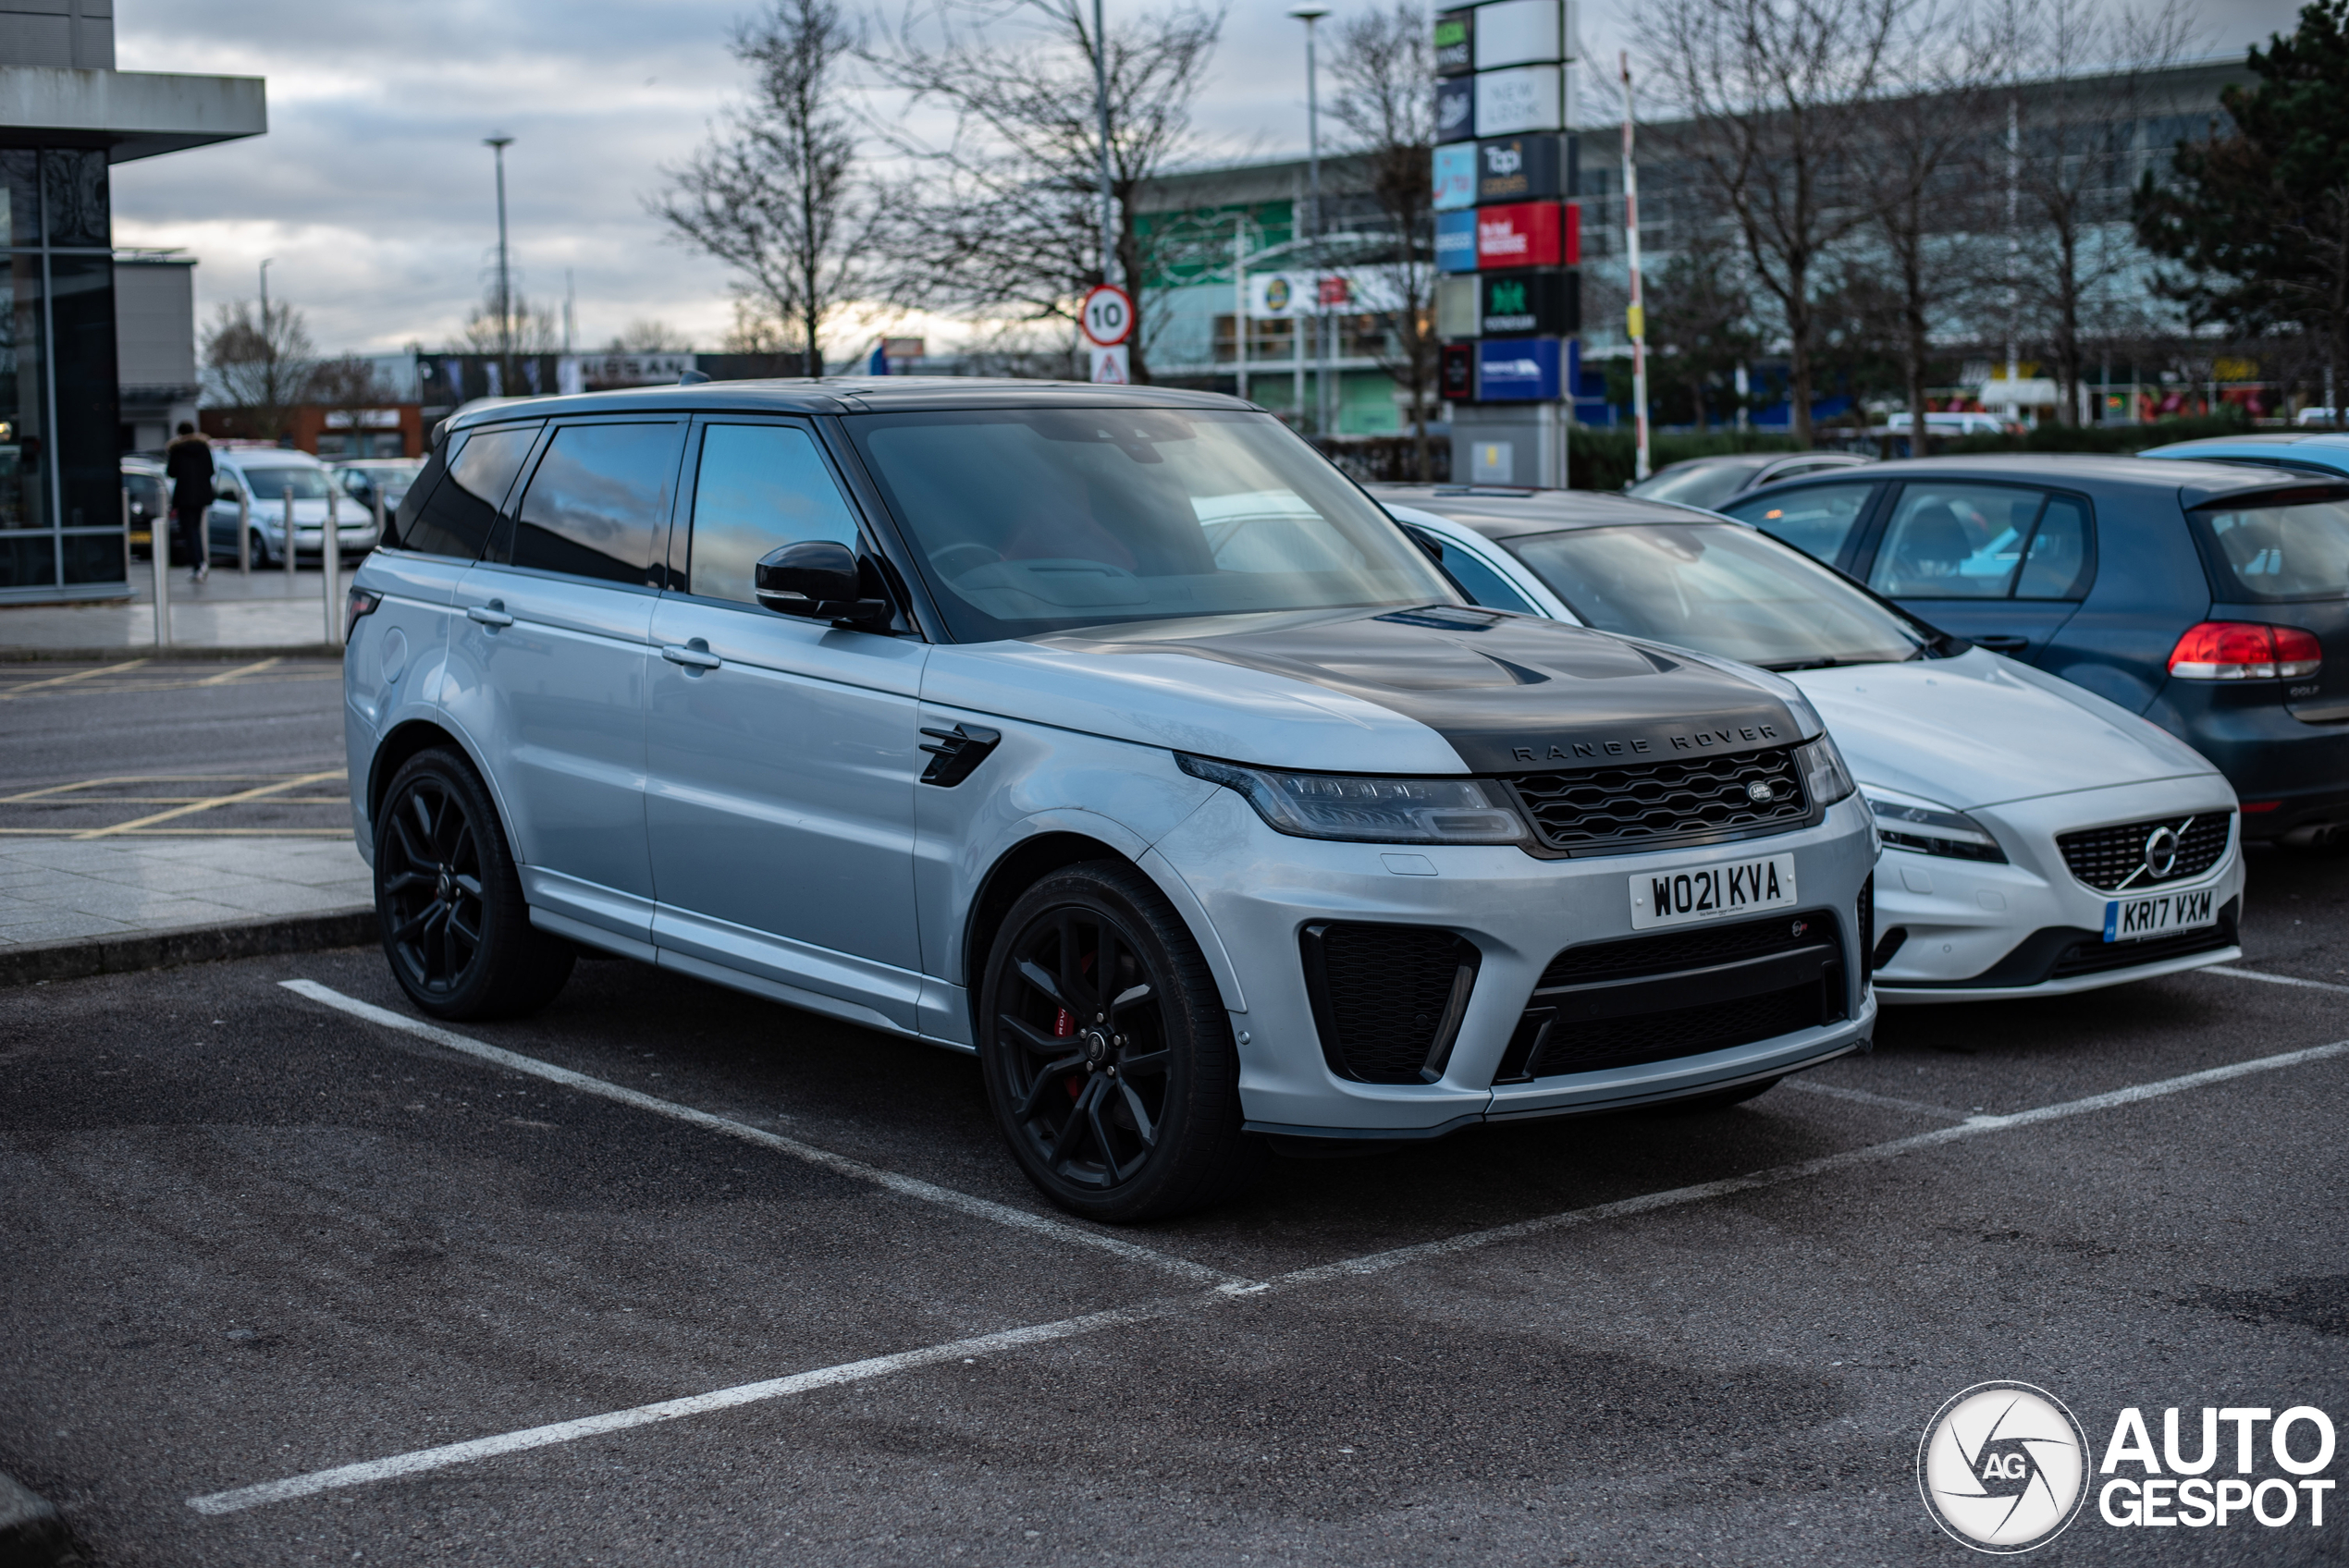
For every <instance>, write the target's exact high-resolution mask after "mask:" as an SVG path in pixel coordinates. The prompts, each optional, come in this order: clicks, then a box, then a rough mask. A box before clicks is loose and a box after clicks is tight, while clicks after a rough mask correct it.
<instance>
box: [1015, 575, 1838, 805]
mask: <svg viewBox="0 0 2349 1568" xmlns="http://www.w3.org/2000/svg"><path fill="white" fill-rule="evenodd" d="M1221 627H1222V628H1229V630H1223V629H1221V628H1219V629H1218V630H1215V631H1205V632H1203V634H1194V635H1185V634H1184V633H1185V631H1186V630H1187V629H1186V628H1185V626H1184V624H1183V623H1181V622H1169V621H1161V622H1158V623H1156V624H1154V625H1153V626H1151V627H1150V629H1149V630H1148V631H1145V632H1143V634H1142V635H1138V636H1136V635H1130V633H1132V632H1135V631H1141V630H1142V629H1140V628H1125V629H1123V630H1125V631H1127V632H1128V633H1129V635H1127V636H1124V637H1118V638H1098V637H1088V636H1085V635H1083V634H1081V633H1063V634H1060V635H1056V636H1049V637H1042V638H1039V639H1037V641H1038V642H1039V643H1041V644H1043V645H1046V646H1059V647H1066V648H1070V649H1078V648H1081V649H1084V650H1086V651H1088V652H1093V653H1110V654H1117V653H1130V654H1188V655H1192V656H1194V657H1197V658H1202V659H1212V660H1215V661H1216V662H1218V663H1222V664H1230V665H1238V666H1241V667H1243V668H1248V669H1255V670H1260V671H1262V672H1263V673H1265V674H1269V675H1278V676H1285V677H1287V678H1288V679H1291V680H1300V681H1304V682H1307V683H1309V684H1311V685H1315V686H1321V687H1324V688H1326V689H1328V690H1330V691H1334V692H1346V693H1347V694H1348V695H1350V696H1354V697H1359V698H1360V699H1362V700H1363V701H1366V702H1371V703H1376V704H1379V705H1380V706H1382V707H1384V708H1386V709H1388V710H1390V711H1392V712H1394V713H1397V714H1400V715H1402V716H1404V717H1407V718H1410V719H1414V720H1416V721H1418V722H1419V723H1420V724H1423V725H1426V726H1427V727H1428V728H1429V729H1433V730H1434V731H1436V732H1437V733H1438V734H1440V735H1442V736H1443V737H1444V738H1445V741H1449V742H1450V743H1451V746H1452V749H1453V750H1454V751H1456V752H1457V753H1459V755H1460V760H1461V761H1462V762H1464V763H1466V764H1467V765H1468V767H1469V770H1470V772H1473V773H1500V774H1507V773H1537V772H1538V773H1551V772H1557V771H1561V770H1563V769H1567V768H1574V767H1605V766H1623V765H1624V764H1626V763H1630V762H1635V761H1640V760H1652V761H1661V760H1663V759H1665V758H1667V757H1671V756H1675V755H1682V754H1686V755H1694V754H1697V753H1719V752H1741V751H1757V750H1762V749H1765V748H1767V747H1772V746H1784V745H1789V744H1792V743H1793V742H1795V741H1800V740H1802V738H1803V735H1802V725H1801V724H1800V723H1798V722H1797V721H1796V719H1795V717H1794V716H1793V715H1792V714H1791V713H1789V711H1788V710H1787V708H1786V706H1785V704H1782V703H1781V702H1779V701H1778V699H1777V698H1776V697H1775V696H1773V695H1771V694H1770V693H1769V692H1766V691H1765V690H1764V689H1763V688H1761V687H1760V686H1758V685H1756V684H1754V683H1753V682H1751V681H1748V680H1740V678H1739V677H1737V676H1735V675H1732V674H1730V673H1728V671H1726V670H1722V669H1717V668H1714V667H1712V666H1710V665H1707V664H1701V663H1698V662H1695V661H1693V660H1689V659H1685V658H1680V657H1676V656H1674V655H1672V654H1670V653H1668V652H1666V651H1665V650H1663V649H1659V648H1654V647H1650V646H1647V645H1646V644H1643V643H1632V642H1629V641H1627V640H1625V639H1623V638H1620V637H1614V636H1610V635H1608V634H1607V633H1605V632H1601V631H1588V630H1586V629H1584V628H1582V627H1579V626H1566V625H1562V624H1560V623H1559V622H1557V621H1554V620H1542V619H1535V618H1532V617H1530V616H1515V615H1504V614H1500V613H1497V612H1495V611H1491V610H1482V609H1468V608H1461V607H1458V606H1449V605H1432V606H1427V607H1425V608H1422V609H1412V610H1397V611H1392V612H1388V613H1385V614H1361V615H1355V616H1337V617H1328V618H1320V619H1310V620H1304V621H1299V620H1297V619H1292V618H1287V617H1283V618H1281V619H1280V620H1279V622H1278V623H1277V624H1275V625H1273V626H1270V627H1261V629H1259V628H1256V627H1248V626H1239V627H1234V626H1232V624H1231V622H1230V621H1229V620H1223V621H1222V622H1221ZM1230 760H1232V761H1235V762H1266V761H1271V760H1273V759H1269V758H1253V757H1234V758H1232V759H1230ZM1281 766H1292V767H1299V766H1301V767H1310V766H1312V764H1311V763H1310V761H1306V760H1303V759H1297V760H1288V759H1282V762H1281Z"/></svg>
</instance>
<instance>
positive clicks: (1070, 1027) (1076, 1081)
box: [1052, 1008, 1084, 1099]
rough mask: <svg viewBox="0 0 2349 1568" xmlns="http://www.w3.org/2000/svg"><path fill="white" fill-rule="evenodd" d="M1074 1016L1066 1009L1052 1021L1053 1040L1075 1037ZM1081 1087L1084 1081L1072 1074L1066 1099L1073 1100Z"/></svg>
mask: <svg viewBox="0 0 2349 1568" xmlns="http://www.w3.org/2000/svg"><path fill="white" fill-rule="evenodd" d="M1075 1036H1076V1014H1075V1013H1073V1012H1071V1011H1068V1009H1066V1008H1063V1009H1061V1010H1060V1012H1059V1014H1058V1015H1057V1016H1055V1017H1054V1018H1053V1020H1052V1038H1053V1039H1055V1040H1066V1039H1072V1038H1074V1037H1075ZM1083 1087H1084V1080H1083V1079H1081V1078H1078V1077H1076V1076H1075V1075H1073V1074H1072V1075H1071V1076H1070V1078H1069V1080H1068V1097H1069V1098H1070V1099H1075V1098H1076V1096H1077V1095H1078V1093H1079V1092H1080V1091H1081V1090H1082V1089H1083Z"/></svg>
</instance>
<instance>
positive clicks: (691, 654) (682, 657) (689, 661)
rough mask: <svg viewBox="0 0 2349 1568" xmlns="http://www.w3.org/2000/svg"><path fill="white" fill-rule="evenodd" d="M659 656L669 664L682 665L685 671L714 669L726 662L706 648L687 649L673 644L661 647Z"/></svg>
mask: <svg viewBox="0 0 2349 1568" xmlns="http://www.w3.org/2000/svg"><path fill="white" fill-rule="evenodd" d="M660 656H661V657H662V658H665V659H667V660H668V661H669V662H670V664H682V665H683V666H684V667H685V668H687V669H716V668H718V667H719V666H720V665H722V664H724V663H725V662H726V661H725V660H724V659H721V658H719V656H718V655H716V654H713V653H711V652H710V651H709V650H708V649H707V648H688V647H683V646H681V645H680V644H678V643H668V644H666V645H665V646H663V647H662V649H661V650H660Z"/></svg>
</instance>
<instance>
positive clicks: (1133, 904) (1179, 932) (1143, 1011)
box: [979, 862, 1261, 1222]
mask: <svg viewBox="0 0 2349 1568" xmlns="http://www.w3.org/2000/svg"><path fill="white" fill-rule="evenodd" d="M979 1005H980V1008H981V1019H982V1028H981V1031H980V1038H981V1044H980V1056H981V1058H982V1059H983V1060H984V1062H985V1065H986V1068H987V1088H988V1096H989V1098H990V1101H991V1102H992V1103H993V1105H994V1108H995V1112H996V1119H997V1121H998V1122H999V1123H1000V1124H1001V1126H1002V1131H1003V1135H1004V1137H1005V1139H1006V1140H1007V1141H1008V1142H1009V1143H1010V1145H1011V1148H1012V1153H1013V1156H1014V1158H1016V1159H1017V1160H1018V1161H1019V1163H1020V1166H1021V1168H1022V1169H1023V1170H1026V1171H1027V1174H1028V1177H1029V1179H1030V1180H1032V1181H1033V1182H1035V1183H1036V1184H1037V1186H1038V1187H1039V1189H1041V1190H1042V1192H1043V1193H1044V1194H1045V1195H1046V1196H1048V1197H1050V1198H1051V1199H1052V1201H1053V1202H1055V1203H1057V1204H1059V1205H1060V1206H1061V1207H1064V1208H1066V1209H1069V1210H1071V1211H1072V1212H1074V1213H1076V1214H1081V1215H1083V1216H1085V1217H1087V1218H1088V1219H1102V1220H1109V1221H1112V1222H1127V1221H1133V1220H1138V1219H1158V1218H1162V1217H1164V1216H1166V1215H1171V1214H1176V1213H1181V1212H1184V1211H1186V1210H1188V1209H1193V1208H1198V1207H1204V1206H1205V1205H1208V1204H1211V1203H1214V1202H1217V1201H1219V1200H1220V1199H1222V1198H1224V1197H1226V1196H1228V1195H1230V1194H1232V1193H1234V1192H1236V1190H1238V1188H1240V1187H1241V1186H1244V1185H1245V1184H1246V1183H1247V1182H1248V1181H1249V1180H1251V1179H1252V1178H1253V1176H1254V1174H1255V1170H1256V1168H1257V1165H1258V1164H1259V1163H1260V1161H1261V1149H1260V1148H1259V1146H1258V1141H1257V1140H1255V1139H1251V1138H1248V1137H1247V1136H1246V1135H1245V1134H1243V1133H1241V1131H1240V1110H1239V1087H1238V1077H1239V1059H1238V1054H1237V1052H1236V1048H1235V1047H1234V1045H1233V1043H1232V1035H1231V1026H1230V1024H1229V1023H1228V1022H1227V1020H1226V1017H1225V1014H1224V1004H1223V1000H1222V998H1221V997H1220V995H1219V994H1218V993H1217V991H1216V988H1215V984H1214V979H1213V977H1212V976H1211V974H1209V973H1208V969H1207V962H1206V960H1205V959H1204V958H1202V957H1200V955H1199V947H1198V944H1197V943H1195V942H1194V941H1192V939H1191V937H1190V933H1189V932H1188V931H1187V930H1186V929H1185V928H1184V926H1183V924H1182V921H1181V919H1180V917H1179V916H1177V915H1176V914H1175V911H1174V909H1173V907H1172V906H1171V905H1169V904H1168V903H1167V902H1166V900H1165V898H1164V896H1163V895H1162V894H1161V893H1160V892H1159V891H1158V889H1157V888H1155V887H1154V886H1152V885H1151V883H1150V879H1149V878H1148V877H1146V876H1142V875H1141V873H1139V872H1138V871H1137V870H1135V869H1134V868H1133V867H1131V866H1128V865H1124V864H1117V863H1109V862H1095V863H1089V864H1083V865H1076V866H1071V867H1068V868H1067V869H1065V870H1063V871H1059V872H1055V873H1053V874H1052V876H1048V877H1046V878H1045V879H1044V880H1043V881H1041V882H1039V883H1038V884H1037V885H1036V886H1035V887H1033V888H1029V889H1028V890H1027V892H1026V893H1025V894H1023V895H1022V896H1021V898H1020V899H1019V900H1018V902H1016V903H1015V904H1014V905H1013V907H1012V910H1011V912H1010V913H1009V915H1008V916H1007V917H1006V918H1005V920H1004V922H1003V925H1002V929H1001V931H1000V932H999V933H998V934H997V937H996V941H995V947H994V952H993V955H992V958H991V961H990V964H989V967H988V973H987V976H986V983H985V985H984V986H983V987H982V990H981V994H980V998H979Z"/></svg>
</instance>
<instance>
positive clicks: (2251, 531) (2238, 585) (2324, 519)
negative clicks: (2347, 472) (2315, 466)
mask: <svg viewBox="0 0 2349 1568" xmlns="http://www.w3.org/2000/svg"><path fill="white" fill-rule="evenodd" d="M2301 494H2305V492H2302V493H2301ZM2192 515H2193V517H2194V524H2195V532H2196V533H2199V534H2200V535H2201V537H2202V545H2203V554H2204V556H2205V557H2207V558H2208V561H2209V562H2210V567H2211V571H2212V574H2213V577H2214V580H2215V582H2216V583H2217V585H2218V590H2219V597H2220V598H2221V599H2240V600H2252V601H2258V600H2275V599H2342V598H2349V496H2312V497H2311V498H2309V499H2307V500H2305V501H2297V502H2290V503H2286V504H2282V505H2274V504H2269V505H2264V506H2248V507H2226V506H2220V507H2210V508H2204V509H2202V510H2200V511H2196V512H2195V513H2194V514H2192ZM2230 585H2232V586H2230Z"/></svg>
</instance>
